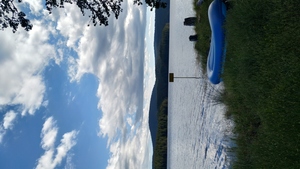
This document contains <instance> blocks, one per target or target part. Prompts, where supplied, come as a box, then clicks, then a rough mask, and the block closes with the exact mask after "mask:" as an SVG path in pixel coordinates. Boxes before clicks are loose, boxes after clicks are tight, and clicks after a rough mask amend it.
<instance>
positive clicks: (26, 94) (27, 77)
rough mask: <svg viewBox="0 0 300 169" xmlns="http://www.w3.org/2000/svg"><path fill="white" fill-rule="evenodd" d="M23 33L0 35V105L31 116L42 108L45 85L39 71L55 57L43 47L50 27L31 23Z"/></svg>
mask: <svg viewBox="0 0 300 169" xmlns="http://www.w3.org/2000/svg"><path fill="white" fill-rule="evenodd" d="M33 24H34V27H33V29H32V30H31V31H29V32H26V31H24V30H21V29H20V30H19V31H17V32H16V33H15V34H13V33H12V32H11V30H8V29H7V30H5V31H0V36H1V39H2V41H3V42H5V43H3V45H1V46H0V55H1V58H0V105H1V106H2V105H21V106H22V108H23V109H22V115H25V114H26V113H29V114H31V115H32V114H34V113H35V111H36V110H37V109H38V108H39V107H40V106H41V105H42V102H43V99H44V92H45V84H44V81H43V78H42V75H41V73H42V71H43V69H44V68H45V66H47V65H48V62H49V60H51V59H53V58H55V57H56V54H55V48H54V46H52V45H50V44H48V43H47V41H48V39H49V34H50V29H51V28H50V27H45V25H44V23H43V21H35V20H33Z"/></svg>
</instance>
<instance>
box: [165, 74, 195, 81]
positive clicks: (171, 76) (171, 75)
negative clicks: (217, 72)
mask: <svg viewBox="0 0 300 169" xmlns="http://www.w3.org/2000/svg"><path fill="white" fill-rule="evenodd" d="M175 78H179V79H201V77H174V73H169V82H174V79H175Z"/></svg>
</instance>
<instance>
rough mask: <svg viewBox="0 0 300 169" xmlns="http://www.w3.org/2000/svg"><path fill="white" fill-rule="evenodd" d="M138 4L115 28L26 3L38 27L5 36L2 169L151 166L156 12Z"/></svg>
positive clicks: (0, 53)
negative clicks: (51, 11)
mask: <svg viewBox="0 0 300 169" xmlns="http://www.w3.org/2000/svg"><path fill="white" fill-rule="evenodd" d="M132 1H133V0H128V1H124V3H123V6H122V7H123V8H124V10H123V12H122V13H121V15H120V17H119V19H118V20H115V19H114V18H111V19H110V20H109V26H108V27H99V26H97V27H92V26H90V27H88V26H87V25H88V21H89V20H88V18H87V17H83V16H82V14H81V13H80V10H79V9H78V8H77V7H76V6H75V5H66V7H65V8H64V9H59V10H54V11H53V13H52V14H51V15H49V14H48V12H47V11H45V9H44V4H43V1H42V0H23V3H22V4H21V5H19V6H18V7H19V8H22V9H23V10H24V11H25V12H26V13H27V14H28V16H29V18H31V21H32V24H33V29H32V30H31V31H29V32H26V31H24V30H22V29H21V28H19V30H18V31H17V32H16V33H15V34H13V33H12V31H11V29H6V30H4V31H0V38H1V45H0V115H1V116H0V117H1V118H0V168H7V169H20V168H38V169H51V168H65V169H73V168H79V169H81V168H89V169H93V168H98V169H99V168H100V169H102V168H107V169H110V168H113V169H126V168H127V169H135V168H137V169H141V168H145V169H146V168H151V158H152V153H153V152H152V143H151V138H150V133H149V128H148V110H149V103H150V97H151V92H152V88H153V85H154V81H155V74H154V56H153V55H154V52H153V33H154V32H153V31H154V12H150V10H149V9H147V8H146V6H133V5H132V4H133V2H132Z"/></svg>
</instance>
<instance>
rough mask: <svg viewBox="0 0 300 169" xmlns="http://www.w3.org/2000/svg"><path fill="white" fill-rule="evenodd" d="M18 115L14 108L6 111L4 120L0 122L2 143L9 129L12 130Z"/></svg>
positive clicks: (0, 139)
mask: <svg viewBox="0 0 300 169" xmlns="http://www.w3.org/2000/svg"><path fill="white" fill-rule="evenodd" d="M16 117H17V113H15V112H14V111H13V110H10V111H8V112H7V113H5V115H4V118H3V121H2V122H1V123H0V143H2V140H3V138H4V136H5V134H6V132H7V130H12V128H13V123H14V121H15V120H16Z"/></svg>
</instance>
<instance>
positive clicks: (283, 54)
mask: <svg viewBox="0 0 300 169" xmlns="http://www.w3.org/2000/svg"><path fill="white" fill-rule="evenodd" d="M231 2H232V5H233V8H232V9H231V10H229V11H228V15H227V21H226V24H225V28H226V39H227V43H228V46H227V55H226V63H225V69H224V74H223V80H224V85H225V91H224V93H223V94H222V100H223V102H224V103H225V104H226V105H227V116H228V117H232V118H233V119H234V121H235V124H236V125H235V128H234V132H235V133H236V134H237V137H236V138H235V141H236V143H237V147H236V148H234V149H233V151H235V153H236V156H237V159H236V161H235V162H234V166H233V167H234V168H243V169H246V168H253V169H257V168H278V169H283V168H287V169H297V168H300V160H299V158H300V97H299V96H300V89H299V87H300V80H299V79H300V57H299V55H300V48H299V47H298V46H299V45H298V43H299V42H300V22H299V18H300V12H299V9H300V4H299V2H298V0H286V1H279V0H277V1H276V0H263V1H261V0H236V1H231ZM196 9H197V13H198V12H199V11H200V12H201V11H202V12H204V11H205V10H206V11H207V7H206V6H201V7H200V9H198V8H196ZM198 10H199V11H198ZM203 19H204V18H202V16H201V20H203ZM200 24H201V22H200ZM202 27H204V25H203V26H202ZM196 30H197V31H198V32H199V36H200V37H201V36H202V35H200V34H204V33H205V32H201V27H198V26H197V28H196ZM205 34H206V33H205ZM203 36H204V35H203ZM199 45H201V44H199ZM197 48H200V49H201V48H203V47H196V49H197ZM205 48H206V49H207V47H205ZM202 51H203V50H202ZM204 51H205V50H204ZM200 52H201V50H200ZM206 56H207V55H206ZM203 60H204V59H203Z"/></svg>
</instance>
